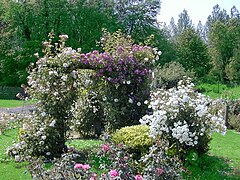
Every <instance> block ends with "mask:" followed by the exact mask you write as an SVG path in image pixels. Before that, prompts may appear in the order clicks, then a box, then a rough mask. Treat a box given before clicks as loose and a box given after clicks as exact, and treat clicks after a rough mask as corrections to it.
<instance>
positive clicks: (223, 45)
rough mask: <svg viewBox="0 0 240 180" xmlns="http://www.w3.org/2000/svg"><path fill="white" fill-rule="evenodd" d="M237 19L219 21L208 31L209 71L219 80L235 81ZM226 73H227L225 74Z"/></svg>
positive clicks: (237, 48)
mask: <svg viewBox="0 0 240 180" xmlns="http://www.w3.org/2000/svg"><path fill="white" fill-rule="evenodd" d="M238 37H239V20H235V19H230V20H229V21H227V22H226V23H222V22H220V21H217V22H215V23H214V24H213V25H212V29H211V31H210V32H209V46H210V48H209V53H210V55H211V61H212V64H213V68H212V71H211V73H212V74H213V75H215V76H216V77H217V78H218V80H220V81H221V82H226V80H227V78H229V79H228V80H231V81H233V82H234V81H236V80H237V79H236V78H235V77H236V76H237V73H238V72H237V71H236V70H237V69H238V66H236V67H233V66H232V65H233V64H235V65H237V62H238V56H237V54H238V51H239V47H238V46H239V38H238ZM226 73H227V74H228V75H227V74H226Z"/></svg>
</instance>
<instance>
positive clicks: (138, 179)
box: [135, 174, 143, 180]
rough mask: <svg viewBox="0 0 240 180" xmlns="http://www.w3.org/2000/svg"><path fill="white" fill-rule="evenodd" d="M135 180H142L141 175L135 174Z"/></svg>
mask: <svg viewBox="0 0 240 180" xmlns="http://www.w3.org/2000/svg"><path fill="white" fill-rule="evenodd" d="M135 180H143V177H142V175H140V174H137V175H136V176H135Z"/></svg>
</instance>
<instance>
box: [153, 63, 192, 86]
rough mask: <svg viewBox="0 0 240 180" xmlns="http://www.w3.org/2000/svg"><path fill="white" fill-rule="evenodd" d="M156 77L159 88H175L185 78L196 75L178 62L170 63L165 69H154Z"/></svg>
mask: <svg viewBox="0 0 240 180" xmlns="http://www.w3.org/2000/svg"><path fill="white" fill-rule="evenodd" d="M154 76H155V80H156V87H157V88H166V89H169V88H173V87H175V86H177V83H178V82H179V81H180V80H181V79H182V78H183V77H184V76H187V77H191V78H193V77H194V73H193V72H190V71H186V70H185V68H184V67H183V66H182V65H181V64H180V63H178V62H175V61H173V62H170V63H167V64H165V65H164V66H163V67H156V68H155V69H154Z"/></svg>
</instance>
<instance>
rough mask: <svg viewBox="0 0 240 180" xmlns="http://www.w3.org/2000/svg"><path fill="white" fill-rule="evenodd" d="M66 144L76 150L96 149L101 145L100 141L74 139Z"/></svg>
mask: <svg viewBox="0 0 240 180" xmlns="http://www.w3.org/2000/svg"><path fill="white" fill-rule="evenodd" d="M66 144H67V146H70V147H74V148H76V149H78V150H81V149H90V148H93V147H96V146H98V145H100V144H102V141H100V140H95V139H87V140H83V139H74V140H71V141H69V142H67V143H66Z"/></svg>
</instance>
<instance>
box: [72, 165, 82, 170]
mask: <svg viewBox="0 0 240 180" xmlns="http://www.w3.org/2000/svg"><path fill="white" fill-rule="evenodd" d="M82 166H83V165H82V164H75V166H74V169H79V168H82Z"/></svg>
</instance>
